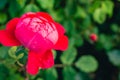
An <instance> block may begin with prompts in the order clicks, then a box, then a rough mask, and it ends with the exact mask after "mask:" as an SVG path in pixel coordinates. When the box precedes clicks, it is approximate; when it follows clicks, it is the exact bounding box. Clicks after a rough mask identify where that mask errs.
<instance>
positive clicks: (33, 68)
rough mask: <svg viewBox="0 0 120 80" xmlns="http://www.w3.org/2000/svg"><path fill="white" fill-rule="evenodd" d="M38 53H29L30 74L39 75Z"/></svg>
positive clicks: (28, 68) (28, 70) (28, 65)
mask: <svg viewBox="0 0 120 80" xmlns="http://www.w3.org/2000/svg"><path fill="white" fill-rule="evenodd" d="M36 54H37V53H35V52H33V51H30V52H29V53H28V61H27V66H26V69H27V72H28V73H29V74H32V75H35V74H37V73H38V70H39V61H38V56H37V55H36Z"/></svg>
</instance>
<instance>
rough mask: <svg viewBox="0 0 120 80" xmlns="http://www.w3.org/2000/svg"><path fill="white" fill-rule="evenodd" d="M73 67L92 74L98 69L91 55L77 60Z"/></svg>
mask: <svg viewBox="0 0 120 80" xmlns="http://www.w3.org/2000/svg"><path fill="white" fill-rule="evenodd" d="M75 66H76V67H77V68H78V69H80V70H82V71H84V72H87V73H89V72H94V71H96V69H97V68H98V62H97V60H96V59H95V58H94V57H93V56H91V55H85V56H82V57H80V58H79V59H78V61H77V62H76V63H75Z"/></svg>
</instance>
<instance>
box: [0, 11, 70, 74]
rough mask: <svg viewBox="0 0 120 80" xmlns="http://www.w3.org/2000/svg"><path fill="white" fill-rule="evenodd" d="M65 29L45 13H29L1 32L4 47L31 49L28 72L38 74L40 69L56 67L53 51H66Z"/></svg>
mask: <svg viewBox="0 0 120 80" xmlns="http://www.w3.org/2000/svg"><path fill="white" fill-rule="evenodd" d="M64 33H65V29H64V28H63V27H62V26H61V25H60V24H59V23H57V22H55V21H54V20H53V19H52V17H51V16H50V15H49V14H47V13H44V12H36V13H33V12H28V13H25V14H24V15H23V16H21V17H20V18H13V19H12V20H10V21H9V22H8V23H7V27H6V29H5V30H0V43H1V44H2V45H4V46H24V47H26V48H28V49H29V53H28V62H27V66H26V69H27V72H28V73H30V74H33V75H34V74H37V72H38V70H39V69H45V68H50V67H52V66H53V65H54V59H53V54H52V51H51V50H52V49H56V50H62V51H63V50H66V49H67V47H68V38H67V37H66V36H65V35H64Z"/></svg>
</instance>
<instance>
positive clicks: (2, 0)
mask: <svg viewBox="0 0 120 80" xmlns="http://www.w3.org/2000/svg"><path fill="white" fill-rule="evenodd" d="M6 3H7V0H0V10H1V9H4V7H5V5H6Z"/></svg>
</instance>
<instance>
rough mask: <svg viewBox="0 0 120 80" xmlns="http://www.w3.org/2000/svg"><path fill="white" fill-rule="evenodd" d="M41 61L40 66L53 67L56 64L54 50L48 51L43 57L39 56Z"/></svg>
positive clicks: (43, 67)
mask: <svg viewBox="0 0 120 80" xmlns="http://www.w3.org/2000/svg"><path fill="white" fill-rule="evenodd" d="M39 56H41V54H40V53H39ZM39 61H40V64H39V66H40V67H41V68H42V69H45V68H50V67H52V66H53V65H54V58H53V54H52V51H51V50H48V51H46V52H45V53H44V54H43V55H42V56H41V57H39ZM41 63H42V64H41Z"/></svg>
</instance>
